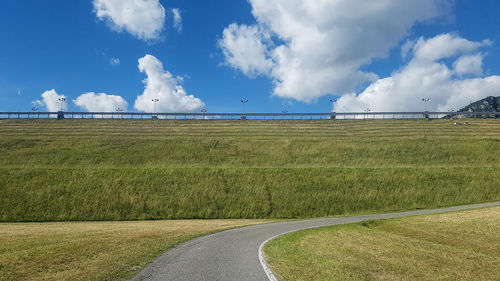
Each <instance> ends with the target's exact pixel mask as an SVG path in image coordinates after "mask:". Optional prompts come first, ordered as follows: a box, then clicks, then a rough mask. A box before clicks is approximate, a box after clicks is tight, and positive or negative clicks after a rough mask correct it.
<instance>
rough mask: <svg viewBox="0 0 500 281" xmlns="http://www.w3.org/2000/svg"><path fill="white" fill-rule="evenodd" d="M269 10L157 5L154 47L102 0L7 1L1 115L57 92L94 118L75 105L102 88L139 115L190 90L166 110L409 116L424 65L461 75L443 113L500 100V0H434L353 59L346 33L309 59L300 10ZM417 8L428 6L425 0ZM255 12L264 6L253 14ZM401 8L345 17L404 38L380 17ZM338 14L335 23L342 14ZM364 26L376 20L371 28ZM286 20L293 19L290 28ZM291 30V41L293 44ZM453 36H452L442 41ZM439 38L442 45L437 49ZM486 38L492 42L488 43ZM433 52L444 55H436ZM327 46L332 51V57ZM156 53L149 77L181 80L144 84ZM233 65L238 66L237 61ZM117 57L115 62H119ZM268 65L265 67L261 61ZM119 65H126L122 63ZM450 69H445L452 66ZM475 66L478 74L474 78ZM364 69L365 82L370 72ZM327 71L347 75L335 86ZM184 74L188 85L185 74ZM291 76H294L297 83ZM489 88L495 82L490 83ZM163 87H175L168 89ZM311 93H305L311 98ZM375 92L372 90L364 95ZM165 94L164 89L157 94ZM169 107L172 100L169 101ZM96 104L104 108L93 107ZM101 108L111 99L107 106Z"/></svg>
mask: <svg viewBox="0 0 500 281" xmlns="http://www.w3.org/2000/svg"><path fill="white" fill-rule="evenodd" d="M102 1H103V2H106V0H102ZM110 1H111V2H113V1H112V0H110ZM127 1H142V0H127ZM147 1H152V2H158V0H147ZM266 2H267V3H269V2H273V1H264V2H263V1H260V0H255V1H250V2H248V1H245V0H207V1H198V0H171V1H165V0H160V1H159V4H160V5H161V6H162V7H163V8H164V11H165V12H164V15H165V17H164V20H163V21H162V23H159V24H160V25H161V27H162V28H161V31H160V32H159V33H157V34H156V36H155V38H153V39H144V38H140V36H137V34H134V33H133V32H130V31H127V30H126V29H122V30H117V28H113V22H112V19H110V18H109V17H108V18H106V17H103V18H101V19H99V18H98V16H97V13H96V12H95V2H93V1H91V0H73V1H67V0H47V1H38V0H24V1H20V0H3V1H1V2H0V38H1V39H0V40H1V42H2V43H1V44H0V111H29V110H31V107H32V103H33V102H34V101H37V100H38V101H39V102H41V103H39V104H38V105H37V106H39V107H40V110H45V108H44V105H43V102H44V100H43V99H42V97H41V94H42V93H44V92H45V91H47V90H52V89H54V90H55V92H56V93H57V95H64V96H65V97H67V100H68V105H67V106H68V110H75V111H80V110H84V111H85V110H86V109H85V107H81V106H80V107H79V106H77V105H76V104H75V103H74V102H73V100H76V99H77V98H78V97H79V96H80V95H82V94H84V93H88V92H95V93H106V94H107V95H116V96H121V97H122V98H123V99H124V100H126V101H127V103H128V110H129V111H141V109H140V108H142V110H146V111H147V108H148V107H147V106H146V107H145V106H142V107H141V106H137V107H134V105H135V101H136V98H137V97H138V96H140V95H145V94H146V93H147V95H145V97H146V98H145V100H147V99H148V97H150V96H155V95H160V96H162V95H163V94H164V95H169V94H170V92H169V91H171V90H172V87H173V88H175V89H177V90H176V91H178V89H179V88H176V87H177V86H180V87H182V91H180V92H176V94H172V96H171V97H170V96H168V97H169V98H168V100H169V102H174V101H173V99H175V98H179V97H180V98H183V97H184V96H183V94H184V93H185V96H189V95H193V98H191V99H187V101H186V102H192V103H193V104H192V105H190V106H188V105H184V104H182V103H181V102H179V103H178V107H174V106H170V107H169V105H167V104H165V105H164V107H163V108H164V109H165V111H177V110H176V109H179V110H180V111H198V110H199V109H200V108H201V107H203V106H202V105H204V106H205V107H206V108H207V109H208V110H209V111H210V112H237V111H241V109H242V106H241V103H240V99H242V98H247V99H248V100H249V102H248V104H247V106H246V111H252V112H279V111H281V110H282V109H284V108H286V109H288V110H289V111H290V112H327V111H329V110H331V105H330V102H329V97H330V96H331V95H335V96H337V97H342V98H341V99H340V100H339V105H338V106H339V108H341V109H342V110H343V111H350V110H353V111H355V110H360V109H361V108H365V107H374V110H375V111H380V110H387V109H398V108H399V107H400V108H401V110H407V109H412V106H415V105H414V104H415V103H418V102H415V100H417V96H418V95H420V96H422V95H423V94H422V93H416V94H415V96H414V95H413V94H411V93H409V91H413V90H415V89H417V88H418V89H421V91H425V87H426V86H425V85H422V87H420V86H419V85H420V84H422V83H423V82H422V81H427V80H426V79H424V78H418V79H417V78H416V79H417V80H418V81H413V82H411V83H409V84H404V83H406V82H404V81H407V80H408V77H414V75H413V73H417V70H415V66H414V65H417V64H418V65H419V66H418V67H420V68H419V69H425V70H426V69H432V68H433V67H435V71H436V72H435V73H434V74H433V73H430V74H429V76H436V75H435V74H436V73H437V74H440V73H444V72H446V71H448V72H450V71H451V72H453V73H452V74H450V76H449V77H448V78H446V79H444V80H440V81H436V82H433V83H434V84H432V85H433V87H434V88H436V89H438V88H440V87H442V88H443V89H448V88H456V89H457V90H455V91H454V92H449V93H441V92H436V93H431V94H430V95H431V100H435V101H436V102H435V103H434V107H435V109H445V108H447V107H451V106H454V107H457V108H458V107H460V105H461V104H463V103H464V101H465V100H467V99H474V100H475V99H478V98H481V97H483V96H487V95H490V94H492V93H495V92H496V93H497V94H496V95H497V96H500V91H499V92H497V90H498V89H500V87H498V85H500V84H498V83H497V78H498V76H496V75H498V74H500V67H499V65H500V64H499V63H500V46H499V44H500V42H499V41H500V40H499V32H498V31H499V30H500V20H499V17H498V12H499V11H500V2H499V1H495V0H476V1H473V0H457V1H456V2H452V4H451V5H450V6H447V7H446V8H443V9H445V11H440V12H439V13H438V14H436V13H434V14H432V11H433V10H432V7H433V6H432V5H434V4H435V5H436V7H438V6H439V7H440V5H442V3H443V1H439V0H436V1H432V0H428V2H429V3H428V4H429V9H427V10H423V9H422V11H419V14H415V15H412V16H414V18H415V19H414V20H413V21H405V24H406V27H405V28H404V30H402V31H401V30H400V31H399V32H403V34H402V35H401V34H400V35H394V34H389V37H388V38H390V40H393V41H391V42H392V43H391V44H389V45H387V44H385V45H384V42H380V44H378V43H379V42H378V41H376V40H378V39H376V38H375V39H373V40H375V41H369V42H368V43H370V44H373V46H374V47H373V48H374V50H375V49H376V50H377V52H375V54H372V52H371V51H369V50H368V51H367V50H364V49H363V50H359V51H358V50H357V49H356V48H353V47H352V46H360V45H363V44H367V42H365V41H363V40H365V39H364V38H366V36H367V35H366V34H362V35H363V36H360V38H359V39H356V38H354V39H352V38H349V39H352V40H351V41H352V42H351V43H352V44H353V45H352V46H351V45H348V46H347V47H349V48H350V49H352V52H350V51H349V48H348V49H347V51H346V49H345V48H344V49H342V48H341V47H343V46H340V47H339V46H338V45H336V44H339V43H338V40H333V39H336V37H333V38H331V39H332V40H331V41H329V40H326V41H325V42H319V43H318V44H316V46H312V47H317V46H320V47H318V48H324V49H319V50H317V51H316V50H314V51H310V48H312V47H311V45H310V44H309V45H307V42H305V43H304V44H303V45H304V46H306V47H304V48H305V49H306V50H305V51H303V52H301V51H297V50H294V46H300V45H301V44H302V43H303V42H304V40H309V39H308V38H307V37H306V35H307V34H304V33H296V32H295V31H296V30H300V26H299V28H295V27H293V26H294V24H297V25H300V24H302V21H301V19H300V18H297V19H292V21H293V20H296V21H295V22H292V24H290V26H289V27H288V26H285V27H283V24H282V23H283V22H285V19H286V18H287V16H289V15H297V14H296V13H295V11H292V10H289V11H290V14H286V15H280V14H276V13H277V12H276V11H277V10H278V9H276V7H274V6H273V4H266ZM279 2H281V1H277V3H278V4H276V5H279ZM306 2H307V3H309V2H310V3H313V4H312V5H314V1H312V2H311V1H304V3H306ZM326 2H328V1H326ZM340 2H342V1H340ZM384 2H386V1H384ZM389 2H390V1H389ZM396 2H400V1H396ZM410 2H411V1H408V3H410ZM446 2H450V1H446ZM416 3H417V5H420V4H418V1H416ZM266 5H267V6H266ZM284 5H286V4H284ZM304 5H306V4H304ZM410 5H411V4H410ZM327 6H328V5H327ZM328 7H330V6H328ZM252 8H256V9H255V10H256V12H255V11H254V14H252ZM313 8H314V7H313ZM313 8H312V9H311V11H312V12H311V13H310V14H308V16H315V14H314V13H316V9H313ZM334 8H336V7H334ZM172 9H178V11H180V15H181V18H182V20H181V24H182V29H181V30H178V29H177V28H176V27H175V26H174V23H173V22H174V19H173V13H172V12H171V11H172ZM273 9H274V10H273ZM288 9H292V8H290V7H289V8H288ZM398 9H399V10H398ZM336 10H337V11H338V10H339V8H337V9H336ZM401 11H402V12H406V13H408V11H407V10H405V9H403V8H401V7H387V9H386V10H384V12H383V13H378V12H377V11H371V10H367V11H366V13H368V15H367V16H366V17H354V19H351V18H349V19H346V21H352V22H349V24H352V25H353V26H357V27H359V28H358V29H356V30H361V31H360V32H361V33H362V32H365V29H367V27H366V26H365V24H366V22H365V21H368V22H376V23H380V27H375V28H377V29H376V31H377V32H379V31H380V32H381V33H380V34H384V32H392V33H395V32H396V31H394V30H392V29H391V28H388V29H387V31H384V30H383V29H384V28H386V27H387V25H386V24H384V23H383V22H381V20H380V19H381V18H384V17H391V16H394V24H398V22H397V20H402V21H404V20H405V18H407V17H406V16H405V17H400V16H398V13H401ZM342 12H343V13H346V14H349V13H350V12H351V13H353V14H355V13H357V12H358V11H357V10H356V9H353V10H352V11H350V10H349V7H345V10H343V11H342ZM434 12H435V11H434ZM317 13H319V12H317ZM385 13H389V14H390V15H389V16H388V15H387V14H385ZM331 15H332V17H336V16H337V14H336V13H335V12H333V13H331ZM266 17H267V18H266ZM298 17H301V16H300V15H299V16H298ZM321 17H322V15H321V14H318V17H315V18H314V19H318V22H317V24H318V25H317V27H318V28H317V30H320V29H321V28H325V29H327V30H328V28H330V30H331V29H332V28H333V27H337V26H346V25H344V24H343V23H342V15H339V16H338V18H339V20H338V21H335V22H331V21H330V20H329V19H327V20H328V21H324V20H322V19H321ZM366 18H368V19H369V20H365V19H366ZM280 19H283V21H282V22H280V21H279V20H280ZM325 22H328V23H325ZM233 23H234V24H235V25H234V26H233V29H232V33H231V34H232V35H233V36H232V38H228V37H227V36H226V37H225V35H224V34H225V33H224V30H228V31H229V28H230V25H231V24H233ZM286 23H287V24H289V23H288V22H286ZM312 24H313V25H314V24H315V22H314V21H313V23H312ZM358 24H359V26H358ZM308 27H310V26H308ZM283 28H284V29H285V30H284V29H283ZM286 28H290V30H286ZM370 28H374V27H370ZM304 30H305V29H304ZM289 32H290V34H292V35H290V36H288V34H289ZM294 32H295V33H294ZM366 32H370V30H366ZM325 34H331V33H325ZM348 34H349V33H348ZM367 34H371V33H367ZM443 34H447V35H449V36H448V37H443V36H441V37H438V36H440V35H443ZM328 36H330V35H328ZM347 37H349V36H347ZM321 38H322V37H321ZM419 38H421V41H420V42H419V41H418V40H419ZM433 38H434V39H436V40H435V41H432V40H431V39H433ZM486 39H489V40H490V41H488V42H486V41H484V40H486ZM238 40H240V41H238ZM301 40H302V41H301ZM311 40H315V38H311ZM356 40H358V41H356ZM381 40H382V39H381ZM390 40H389V41H390ZM236 41H238V42H244V43H245V42H246V43H245V44H243V46H248V50H243V51H241V49H242V47H241V46H240V47H238V45H236V47H237V48H236V47H234V46H235V45H234V44H233V43H235V42H236ZM408 42H409V43H408ZM453 42H456V43H457V47H456V49H453V50H448V53H447V54H446V55H441V56H439V57H437V58H435V59H434V60H432V62H430V61H427V60H426V63H427V64H426V65H424V66H422V63H420V62H421V61H423V60H424V59H422V58H418V53H419V50H425V47H426V46H430V45H431V44H433V43H435V44H436V46H443V45H446V46H449V45H451V44H453ZM247 43H248V44H247ZM251 43H256V44H257V47H258V46H261V45H262V46H263V47H262V48H264V49H263V50H262V48H260V49H259V48H254V49H252V48H253V47H252V44H251ZM261 43H262V44H261ZM351 43H350V44H351ZM473 43H476V44H475V45H474V44H473ZM329 44H331V46H330V45H329ZM280 45H282V46H285V47H287V48H288V49H287V52H289V53H287V56H288V57H287V59H288V60H292V59H293V61H296V62H297V64H299V67H298V68H297V71H295V72H288V71H290V67H288V65H289V64H288V63H289V62H287V63H283V62H277V60H278V58H277V56H276V51H277V50H279V46H280ZM402 46H409V47H408V48H410V51H409V53H410V55H409V57H406V58H403V57H402V55H401V49H402ZM307 48H309V49H307ZM377 48H378V49H377ZM284 49H285V48H284ZM365 49H366V48H365ZM429 49H431V50H434V49H436V50H437V48H431V47H429ZM324 50H327V52H323V51H324ZM328 50H331V53H335V52H336V50H339V51H338V52H339V53H338V54H331V55H330V54H329V53H328ZM240 51H241V52H240ZM259 52H262V53H263V56H260V53H259ZM308 52H309V53H308ZM311 52H314V53H311ZM342 52H343V53H342ZM362 52H365V53H362ZM422 52H423V51H422ZM436 52H437V51H436ZM323 53H325V55H322V54H323ZM380 53H385V54H384V55H380ZM147 54H150V55H152V56H153V57H152V58H150V59H148V60H147V61H144V67H145V69H150V70H151V71H153V69H155V70H154V71H157V69H156V68H154V67H156V66H155V65H156V63H157V62H161V63H162V64H163V69H164V71H168V72H169V73H171V74H172V75H173V77H174V78H172V79H173V80H167V81H166V82H165V81H163V80H162V79H163V78H161V77H163V76H161V75H159V76H158V77H160V78H158V79H160V80H161V81H160V82H158V81H157V80H154V79H156V78H153V76H154V75H156V74H154V73H157V72H154V73H153V72H151V73H152V74H151V77H150V78H151V81H150V84H149V86H147V85H145V84H144V82H143V80H144V79H145V78H146V77H147V74H146V72H141V71H140V70H139V68H138V60H139V59H140V58H144V57H145V56H146V55H147ZM251 55H256V57H255V58H253V57H251ZM238 56H241V57H238ZM322 56H324V59H323V57H322ZM231 57H232V58H234V61H232V62H231V59H230V58H231ZM339 58H342V59H344V58H345V60H346V62H342V64H341V65H340V63H331V64H330V65H328V63H326V64H325V63H324V61H330V60H331V61H340V59H339ZM462 58H463V59H462ZM474 58H475V59H474ZM113 59H114V60H115V64H113V63H112V60H113ZM245 59H249V61H246V60H245ZM261 59H265V61H260V60H261ZM118 60H119V63H116V62H117V61H118ZM459 60H460V63H459ZM311 61H318V62H317V63H311ZM462 62H463V65H464V67H463V68H465V69H467V70H458V69H459V67H456V66H457V65H462ZM266 63H269V64H266ZM478 64H480V65H479V66H478ZM439 66H441V68H439ZM443 66H446V67H447V69H443ZM344 68H346V69H348V70H346V71H345V73H344V72H341V71H342V69H344ZM463 68H460V69H463ZM479 68H480V69H479ZM470 69H474V71H469V70H470ZM351 72H352V73H351ZM359 72H363V73H364V74H363V75H360V74H359ZM161 73H162V72H161V70H160V74H161ZM319 73H326V78H325V77H319V76H318V75H319ZM395 73H396V74H395ZM344 74H345V75H344ZM328 75H332V77H333V76H335V77H337V76H338V77H342V79H341V80H340V81H338V82H330V79H329V78H328ZM177 76H179V77H182V78H176V77H177ZM292 76H293V77H294V78H293V79H295V80H292V78H290V77H292ZM375 76H376V77H375ZM384 78H386V79H384ZM339 79H340V78H339ZM388 79H390V80H388ZM331 80H335V79H334V78H332V79H331ZM483 80H484V81H486V80H487V84H485V83H486V82H484V81H483ZM157 83H160V85H159V86H158V85H157ZM161 83H165V84H168V85H170V84H169V83H173V84H174V85H170V86H169V87H170V88H168V87H167V89H166V88H165V87H166V86H164V84H161ZM419 83H420V84H419ZM388 84H389V85H390V86H387V85H388ZM302 86H304V89H302V90H301V87H302ZM306 86H307V87H306ZM145 87H146V88H147V89H145ZM367 88H368V89H369V90H370V91H368V92H367V91H365V90H366V89H367ZM388 88H390V89H391V90H388ZM471 89H479V90H477V91H475V90H474V91H473V92H474V93H473V94H471V95H470V97H468V96H467V95H468V93H469V92H471ZM155 91H166V92H164V93H158V94H157V93H156V92H155ZM172 91H173V90H172ZM407 92H408V93H407ZM417 92H418V91H417ZM273 93H274V94H273ZM420 96H418V97H420ZM89 98H92V97H89ZM388 98H389V99H390V100H392V99H393V98H394V100H403V99H413V100H412V101H411V102H408V103H407V104H405V103H403V102H401V101H399V103H396V104H394V105H390V106H389V105H387V107H386V106H385V105H383V104H384V103H385V102H386V101H387V100H388ZM195 99H196V100H195ZM163 100H165V102H166V100H167V98H164V99H163ZM384 100H385V101H384ZM86 102H87V101H86ZM92 102H94V103H98V102H100V101H99V100H96V101H91V102H90V103H92ZM102 102H106V100H104V99H103V100H102ZM87 103H88V102H87ZM174 104H177V103H175V102H174ZM464 105H465V104H464ZM88 106H90V105H88ZM391 106H392V107H394V108H392V107H391ZM398 106H399V107H398ZM138 108H139V109H138Z"/></svg>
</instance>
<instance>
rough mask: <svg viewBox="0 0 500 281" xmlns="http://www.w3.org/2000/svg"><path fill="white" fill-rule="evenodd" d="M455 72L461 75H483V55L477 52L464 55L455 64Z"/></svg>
mask: <svg viewBox="0 0 500 281" xmlns="http://www.w3.org/2000/svg"><path fill="white" fill-rule="evenodd" d="M453 68H454V69H455V72H456V73H457V74H459V75H467V74H471V75H477V76H481V75H483V55H482V54H475V55H470V56H467V55H466V56H462V57H460V58H459V59H458V60H456V61H455V63H454V64H453Z"/></svg>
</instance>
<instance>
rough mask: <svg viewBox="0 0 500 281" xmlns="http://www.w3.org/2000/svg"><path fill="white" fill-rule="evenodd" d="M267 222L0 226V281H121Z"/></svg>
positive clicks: (149, 222) (71, 223)
mask: <svg viewBox="0 0 500 281" xmlns="http://www.w3.org/2000/svg"><path fill="white" fill-rule="evenodd" d="M266 222H270V221H269V220H265V221H264V220H202V221H200V220H188V221H186V220H176V221H134V222H61V223H0V280H126V279H128V278H129V277H131V276H133V275H134V274H135V273H137V272H138V271H139V270H140V269H142V268H143V267H144V266H145V265H146V264H148V263H149V262H151V261H152V260H154V259H155V258H157V257H158V256H159V255H160V254H162V253H163V252H165V251H166V250H168V249H169V248H171V247H173V246H175V245H177V244H179V243H181V242H183V241H187V240H189V239H191V238H194V237H196V236H200V235H202V234H207V233H210V232H214V231H220V230H223V229H228V228H233V227H240V226H244V225H251V224H258V223H266Z"/></svg>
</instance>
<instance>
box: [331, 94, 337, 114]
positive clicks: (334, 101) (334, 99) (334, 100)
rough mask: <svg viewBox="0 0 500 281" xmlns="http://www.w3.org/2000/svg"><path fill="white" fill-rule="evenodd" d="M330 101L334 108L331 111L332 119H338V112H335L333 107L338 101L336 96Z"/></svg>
mask: <svg viewBox="0 0 500 281" xmlns="http://www.w3.org/2000/svg"><path fill="white" fill-rule="evenodd" d="M330 102H331V103H332V110H331V111H330V119H336V116H335V115H336V114H335V112H333V109H334V108H335V103H336V102H337V99H336V98H330Z"/></svg>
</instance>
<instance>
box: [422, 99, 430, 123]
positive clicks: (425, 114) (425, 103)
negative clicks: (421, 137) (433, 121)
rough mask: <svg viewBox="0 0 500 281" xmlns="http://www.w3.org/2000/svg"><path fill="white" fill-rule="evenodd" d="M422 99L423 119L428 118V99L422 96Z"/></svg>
mask: <svg viewBox="0 0 500 281" xmlns="http://www.w3.org/2000/svg"><path fill="white" fill-rule="evenodd" d="M422 101H423V102H424V119H429V113H427V102H429V101H430V99H429V98H423V99H422Z"/></svg>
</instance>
